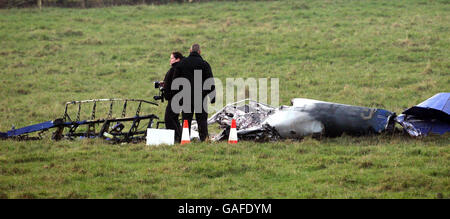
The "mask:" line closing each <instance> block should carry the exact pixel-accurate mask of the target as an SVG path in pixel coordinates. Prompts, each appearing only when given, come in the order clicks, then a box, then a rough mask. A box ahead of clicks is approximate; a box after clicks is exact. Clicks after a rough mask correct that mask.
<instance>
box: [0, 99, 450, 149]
mask: <svg viewBox="0 0 450 219" xmlns="http://www.w3.org/2000/svg"><path fill="white" fill-rule="evenodd" d="M117 102H122V103H121V104H123V105H121V106H122V111H121V112H122V113H121V115H120V116H112V109H113V104H114V103H116V105H117V104H120V103H117ZM87 103H90V104H92V106H91V107H92V111H91V115H90V117H89V118H88V119H84V120H82V119H80V114H81V109H82V105H83V104H87ZM100 103H109V110H108V113H107V116H106V117H105V118H96V106H97V104H100ZM130 103H135V104H138V107H137V109H136V112H135V113H134V115H133V116H128V117H127V116H126V111H127V105H128V104H130ZM143 104H147V105H156V106H157V104H156V103H153V102H149V101H145V100H137V99H94V100H84V101H72V102H67V103H66V105H65V112H64V115H63V117H62V118H60V119H56V120H53V121H47V122H43V123H39V124H35V125H31V126H27V127H23V128H20V129H15V128H13V129H11V130H10V131H8V132H5V133H3V132H0V138H2V139H18V140H35V139H42V133H44V132H46V131H48V130H49V129H55V131H54V132H53V134H52V139H54V140H60V139H75V138H103V139H106V140H110V141H111V142H113V143H120V142H139V141H143V140H145V138H146V129H147V128H151V127H152V126H153V123H154V120H158V119H159V118H158V117H157V116H156V115H154V114H146V115H140V110H141V106H142V105H143ZM69 106H76V107H75V108H77V109H78V110H76V114H75V115H76V116H75V117H74V118H73V119H72V118H71V117H70V116H69V114H68V108H69ZM449 114H450V93H439V94H436V95H435V96H433V97H431V98H429V99H428V100H426V101H424V102H422V103H420V104H419V105H417V106H413V107H411V108H409V109H407V110H405V111H404V112H403V113H402V114H401V115H399V116H397V115H396V114H395V113H394V112H390V111H388V110H385V109H377V108H368V107H361V106H352V105H345V104H339V103H331V102H324V101H319V100H312V99H304V98H295V99H292V100H291V106H281V107H278V108H276V107H272V106H270V105H267V104H263V103H259V102H256V101H253V100H242V101H239V102H236V103H231V104H228V105H227V106H225V107H224V108H223V109H221V110H220V111H219V112H217V113H215V114H214V115H213V116H211V117H210V118H209V119H208V124H209V125H211V124H214V123H218V124H219V126H220V128H221V129H222V131H221V132H220V133H219V134H218V135H216V136H214V137H213V138H212V139H213V140H214V141H220V140H225V139H227V138H228V135H229V130H230V125H231V121H232V119H235V120H236V125H237V134H238V138H239V139H242V140H255V141H269V140H270V141H274V140H281V139H301V138H303V137H305V136H317V137H322V136H323V137H337V136H340V135H342V134H344V133H345V134H347V135H352V136H361V135H369V134H379V133H383V132H388V133H389V132H392V131H393V130H394V128H395V123H399V124H400V125H401V126H402V127H403V130H404V131H405V132H406V133H408V134H409V135H411V136H414V137H419V136H427V135H430V134H445V133H446V132H449V131H450V115H449ZM127 123H130V124H129V125H128V124H127ZM161 123H164V122H161V121H159V122H157V125H156V128H159V124H161ZM142 124H143V125H142ZM96 127H100V129H99V130H98V131H96ZM192 130H193V132H192V133H191V136H195V133H196V130H197V125H196V124H195V122H194V123H193V124H192ZM36 132H37V133H38V136H37V137H30V136H29V134H31V133H36Z"/></svg>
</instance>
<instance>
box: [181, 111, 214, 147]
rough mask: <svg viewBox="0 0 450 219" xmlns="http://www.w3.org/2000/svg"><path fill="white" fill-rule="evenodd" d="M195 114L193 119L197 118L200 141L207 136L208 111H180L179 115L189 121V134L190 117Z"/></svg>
mask: <svg viewBox="0 0 450 219" xmlns="http://www.w3.org/2000/svg"><path fill="white" fill-rule="evenodd" d="M194 114H195V120H197V124H198V134H199V136H200V141H205V140H206V138H207V137H208V113H184V112H183V113H182V114H181V117H182V118H183V122H184V120H187V121H188V123H189V134H190V132H191V123H192V118H193V117H194Z"/></svg>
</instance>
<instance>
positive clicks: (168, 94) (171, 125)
mask: <svg viewBox="0 0 450 219" xmlns="http://www.w3.org/2000/svg"><path fill="white" fill-rule="evenodd" d="M183 58H184V57H183V55H182V54H181V53H180V52H173V53H172V54H171V55H170V65H171V66H172V67H171V68H170V69H169V71H168V72H167V73H166V76H165V77H164V99H166V100H167V102H168V103H167V107H166V113H165V114H164V122H165V124H166V129H172V130H175V142H180V141H181V126H180V121H179V117H180V112H174V111H173V110H172V107H171V104H172V97H173V96H174V95H175V94H176V92H177V91H174V90H171V86H172V81H173V79H174V74H175V68H176V66H177V65H178V64H179V63H180V61H181V60H182V59H183Z"/></svg>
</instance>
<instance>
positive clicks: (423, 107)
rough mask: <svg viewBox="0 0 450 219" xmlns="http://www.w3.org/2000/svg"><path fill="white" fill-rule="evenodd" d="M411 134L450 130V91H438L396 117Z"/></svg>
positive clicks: (418, 134) (419, 134) (443, 132)
mask: <svg viewBox="0 0 450 219" xmlns="http://www.w3.org/2000/svg"><path fill="white" fill-rule="evenodd" d="M396 121H397V122H398V123H399V124H400V125H402V126H403V128H404V129H405V130H406V131H407V132H408V134H410V135H411V136H427V135H429V134H440V135H442V134H445V133H446V132H450V93H438V94H436V95H434V96H432V97H431V98H429V99H427V100H425V101H424V102H422V103H420V104H418V105H416V106H413V107H411V108H409V109H407V110H405V111H404V112H403V114H401V115H399V116H398V117H397V118H396Z"/></svg>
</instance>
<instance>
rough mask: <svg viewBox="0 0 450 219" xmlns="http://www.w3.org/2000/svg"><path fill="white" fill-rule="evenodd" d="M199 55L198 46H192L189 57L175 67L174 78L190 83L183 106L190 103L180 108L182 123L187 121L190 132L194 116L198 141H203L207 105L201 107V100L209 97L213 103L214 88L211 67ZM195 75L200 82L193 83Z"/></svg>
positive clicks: (205, 131)
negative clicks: (188, 92)
mask: <svg viewBox="0 0 450 219" xmlns="http://www.w3.org/2000/svg"><path fill="white" fill-rule="evenodd" d="M200 54H201V50H200V46H199V45H198V44H194V45H192V47H191V49H190V54H189V56H188V57H186V58H185V59H183V60H182V61H181V62H180V64H179V65H177V67H176V69H175V77H174V78H175V79H176V78H185V79H187V80H188V81H189V82H190V88H191V92H190V101H186V102H185V104H188V102H190V104H189V105H190V106H187V108H186V106H183V107H182V119H183V121H184V120H187V121H188V123H189V131H190V128H191V122H192V118H193V116H194V114H195V119H196V120H197V124H198V131H199V136H200V140H201V141H205V140H206V139H207V138H208V136H209V135H208V122H207V120H208V112H207V105H206V104H205V106H203V104H204V102H203V100H205V98H206V97H207V96H209V98H210V102H211V103H214V102H215V86H214V76H213V74H212V70H211V66H210V65H209V63H208V62H207V61H205V60H204V59H203V58H202V57H201V56H200ZM196 72H197V73H196ZM200 72H201V74H200ZM195 74H197V80H199V78H200V77H201V81H198V82H195V79H196V77H195ZM208 79H209V80H210V81H209V82H210V83H209V86H206V89H203V86H204V84H205V81H206V80H208ZM200 83H201V84H200ZM183 89H184V88H183ZM199 91H200V92H199ZM183 98H184V97H183ZM181 101H183V99H181ZM205 103H206V102H205Z"/></svg>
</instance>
